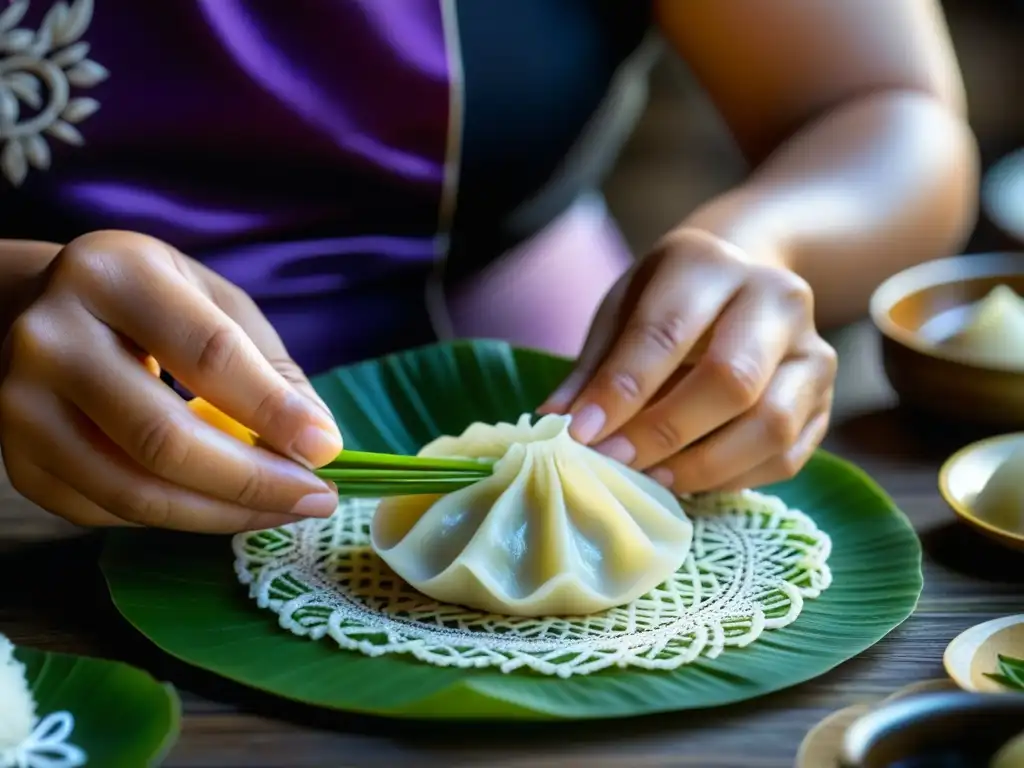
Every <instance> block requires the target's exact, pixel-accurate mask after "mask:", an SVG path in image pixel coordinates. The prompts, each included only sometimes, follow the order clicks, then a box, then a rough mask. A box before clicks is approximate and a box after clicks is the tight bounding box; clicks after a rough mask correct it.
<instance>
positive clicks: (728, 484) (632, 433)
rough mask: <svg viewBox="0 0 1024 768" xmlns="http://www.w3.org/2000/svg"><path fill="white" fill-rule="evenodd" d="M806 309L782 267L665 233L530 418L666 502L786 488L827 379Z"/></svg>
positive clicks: (826, 359)
mask: <svg viewBox="0 0 1024 768" xmlns="http://www.w3.org/2000/svg"><path fill="white" fill-rule="evenodd" d="M813 305H814V301H813V296H812V293H811V289H810V287H809V286H808V285H807V283H806V282H805V281H804V280H803V279H802V278H800V277H799V276H798V275H796V274H795V273H794V272H792V271H790V270H789V269H787V268H786V267H785V266H784V264H783V263H782V261H781V260H775V259H768V260H765V259H760V260H756V261H755V260H753V259H751V258H749V257H748V255H747V254H746V253H744V252H743V251H742V250H740V249H739V248H737V247H735V246H733V245H732V244H730V243H727V242H725V241H724V240H722V239H720V238H718V237H716V236H714V235H711V234H709V233H707V232H705V231H703V230H699V229H692V228H685V227H684V228H681V229H678V230H676V231H675V232H673V233H671V234H670V235H668V236H667V237H666V238H665V239H664V240H663V241H662V242H661V243H660V244H659V246H658V247H657V248H656V249H655V250H654V252H653V253H652V254H651V255H650V256H648V257H647V258H645V259H644V260H642V261H640V262H638V264H637V265H636V267H634V268H633V269H631V270H630V271H629V272H628V273H627V274H626V275H625V276H623V278H622V279H621V280H620V281H619V283H618V284H617V285H616V286H615V288H613V289H612V291H611V292H610V293H609V294H608V296H607V297H606V298H605V301H604V303H603V304H602V306H601V308H600V309H599V310H598V313H597V316H596V318H595V320H594V323H593V326H592V327H591V329H590V334H589V337H588V339H587V342H586V344H585V346H584V349H583V352H582V353H581V355H580V359H579V362H578V364H577V367H576V369H575V370H574V371H573V373H572V374H571V375H570V376H569V377H568V378H567V379H566V380H565V382H564V383H563V384H562V385H561V386H560V387H559V388H558V390H556V391H555V393H554V394H552V395H551V397H550V398H549V399H548V401H547V402H546V403H545V404H544V406H542V408H541V409H540V410H541V411H542V412H547V413H553V412H554V413H571V414H573V423H572V427H571V430H570V431H571V432H572V434H573V436H574V437H575V438H576V439H577V440H579V441H580V442H582V443H585V444H588V445H592V446H594V447H595V448H596V449H597V450H599V451H601V452H602V453H605V454H606V455H608V456H611V457H612V458H614V459H617V460H619V461H621V462H623V463H625V464H628V465H630V466H632V467H634V468H635V469H638V470H642V471H647V472H648V473H649V474H650V475H651V477H653V478H654V479H656V480H657V481H658V482H660V483H662V484H663V485H665V486H668V487H671V488H672V489H673V490H675V491H676V492H677V493H696V492H701V491H712V490H739V489H742V488H752V487H757V486H761V485H765V484H768V483H771V482H775V481H778V480H783V479H787V478H790V477H792V476H793V475H795V474H796V473H797V472H798V471H799V470H800V468H801V467H802V466H803V465H804V463H805V462H806V461H807V459H808V458H809V457H810V455H811V453H813V451H814V449H815V448H816V447H817V446H818V444H819V443H820V442H821V440H822V438H823V437H824V435H825V432H826V430H827V428H828V421H829V413H830V410H831V406H832V392H833V384H834V382H835V376H836V353H835V351H834V350H833V349H832V347H830V346H829V345H828V344H827V343H826V342H825V341H824V340H823V339H822V338H821V336H819V335H818V332H817V330H816V329H815V326H814V306H813ZM705 339H706V340H707V344H706V349H701V348H702V347H704V344H703V343H699V342H703V341H704V340H705Z"/></svg>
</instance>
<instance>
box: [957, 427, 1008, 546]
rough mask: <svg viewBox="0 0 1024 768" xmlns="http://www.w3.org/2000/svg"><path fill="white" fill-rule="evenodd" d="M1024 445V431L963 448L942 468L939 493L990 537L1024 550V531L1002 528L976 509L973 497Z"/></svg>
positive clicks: (978, 529)
mask: <svg viewBox="0 0 1024 768" xmlns="http://www.w3.org/2000/svg"><path fill="white" fill-rule="evenodd" d="M1021 447H1024V432H1016V433H1013V434H1009V435H999V436H998V437H990V438H988V439H986V440H980V441H978V442H976V443H971V444H970V445H968V446H966V447H964V448H961V449H960V450H959V451H957V452H956V453H954V454H953V455H952V456H950V457H949V458H948V459H947V460H946V462H945V463H944V464H943V465H942V469H940V470H939V493H941V494H942V498H943V499H945V500H946V503H947V504H948V505H949V506H950V508H951V509H952V510H953V512H955V513H956V515H957V517H959V518H960V519H961V520H962V521H963V522H965V523H967V524H968V525H970V526H971V527H972V528H974V529H975V530H977V531H978V532H979V533H981V534H983V535H985V536H987V537H988V538H989V539H992V540H993V541H996V542H998V543H999V544H1003V545H1004V546H1007V547H1010V548H1012V549H1018V550H1022V551H1024V532H1020V531H1010V530H1006V529H1005V528H1000V527H998V526H996V525H995V524H993V523H992V522H991V521H989V520H985V519H984V518H982V517H981V516H980V515H978V514H977V512H976V511H975V509H974V500H975V498H976V497H977V495H978V493H979V492H980V491H981V489H982V488H984V487H985V484H986V483H987V482H988V480H989V478H990V477H992V473H993V472H995V470H996V468H997V467H998V466H999V465H1000V464H1001V463H1002V462H1003V461H1004V460H1005V459H1006V458H1007V457H1008V456H1009V455H1010V454H1011V453H1012V452H1013V451H1015V450H1016V449H1018V448H1021Z"/></svg>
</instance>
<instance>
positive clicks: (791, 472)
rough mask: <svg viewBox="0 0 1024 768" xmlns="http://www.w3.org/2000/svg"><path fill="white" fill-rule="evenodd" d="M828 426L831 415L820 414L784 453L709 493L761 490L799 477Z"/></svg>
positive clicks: (826, 413)
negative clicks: (766, 486)
mask: <svg viewBox="0 0 1024 768" xmlns="http://www.w3.org/2000/svg"><path fill="white" fill-rule="evenodd" d="M828 424H829V412H828V411H827V410H826V411H822V412H820V413H818V414H817V415H816V416H815V417H814V418H812V419H811V421H810V422H809V423H808V424H807V426H806V427H805V428H804V431H803V432H802V433H801V434H800V437H799V439H798V440H797V441H796V442H795V443H793V445H792V446H790V447H789V449H788V450H786V451H785V452H784V453H781V454H778V455H776V456H774V457H772V458H771V459H769V460H768V461H766V462H764V463H763V464H761V465H760V466H757V467H754V468H753V469H751V470H749V471H747V472H745V473H743V474H741V475H739V476H737V477H734V478H732V479H731V480H729V481H728V482H726V483H723V484H722V485H720V486H718V487H717V488H711V489H709V490H714V491H741V490H744V489H747V488H760V487H762V486H765V485H771V484H772V483H778V482H782V481H783V480H789V479H791V478H794V477H796V476H797V474H798V473H799V472H800V470H801V469H803V467H804V465H805V464H806V463H807V461H808V460H809V459H810V458H811V456H812V455H813V453H814V451H815V449H816V448H817V447H818V445H820V444H821V441H822V440H823V439H824V438H825V433H826V432H828Z"/></svg>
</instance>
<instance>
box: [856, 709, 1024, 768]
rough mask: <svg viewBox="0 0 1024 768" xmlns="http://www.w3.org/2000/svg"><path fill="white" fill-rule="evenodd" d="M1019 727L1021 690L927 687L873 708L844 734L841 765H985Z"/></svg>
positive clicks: (1022, 724) (1023, 723) (1022, 723)
mask: <svg viewBox="0 0 1024 768" xmlns="http://www.w3.org/2000/svg"><path fill="white" fill-rule="evenodd" d="M1022 730H1024V695H1009V696H1006V695H998V694H983V693H964V692H951V693H926V694H921V695H919V696H911V697H908V698H905V699H899V700H897V701H893V702H890V703H888V704H885V705H884V706H881V707H879V708H877V709H873V710H871V711H870V712H868V713H867V714H866V715H864V716H863V717H861V718H860V719H859V720H857V721H856V722H855V723H853V725H851V726H850V727H849V728H848V729H847V731H846V734H845V736H844V738H843V746H842V752H841V758H840V765H842V766H843V768H918V767H920V768H925V767H926V766H944V767H945V766H948V767H949V768H958V767H960V766H962V767H963V768H984V766H987V765H988V764H989V762H990V760H991V759H992V757H993V756H994V755H995V754H996V753H997V752H998V751H999V749H1000V748H1001V747H1002V746H1003V745H1004V744H1006V743H1007V742H1008V741H1009V740H1010V739H1013V738H1014V737H1015V736H1017V735H1019V734H1020V733H1021V731H1022Z"/></svg>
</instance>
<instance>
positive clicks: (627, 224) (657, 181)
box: [605, 0, 1024, 253]
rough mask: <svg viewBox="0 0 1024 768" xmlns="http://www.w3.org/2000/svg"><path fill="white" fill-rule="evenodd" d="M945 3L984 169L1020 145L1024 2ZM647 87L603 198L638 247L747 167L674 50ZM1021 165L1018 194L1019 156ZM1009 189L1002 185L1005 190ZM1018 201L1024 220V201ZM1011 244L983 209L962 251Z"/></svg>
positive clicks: (1023, 131) (1023, 142)
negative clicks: (638, 119)
mask: <svg viewBox="0 0 1024 768" xmlns="http://www.w3.org/2000/svg"><path fill="white" fill-rule="evenodd" d="M942 5H943V7H944V8H945V11H946V15H947V18H948V20H949V26H950V32H951V34H952V37H953V43H954V45H955V46H956V51H957V55H958V57H959V60H960V66H961V68H962V70H963V74H964V80H965V83H966V86H967V97H968V101H969V104H970V116H971V124H972V126H973V128H974V131H975V133H976V134H977V136H978V141H979V143H980V145H981V152H982V160H983V163H984V169H985V170H986V171H988V170H989V169H990V168H992V167H993V165H995V164H996V163H997V162H998V161H999V160H1000V159H1002V158H1004V157H1005V156H1006V155H1008V154H1009V153H1011V152H1013V151H1015V150H1017V149H1019V148H1024V1H1022V0H945V2H943V3H942ZM650 89H651V91H650V102H649V104H648V108H647V113H646V115H645V116H644V119H643V120H642V121H641V123H640V125H639V126H638V128H637V130H636V133H635V134H634V135H633V137H632V140H631V142H630V143H629V145H628V146H627V148H626V151H625V152H624V153H623V155H622V158H621V160H620V162H619V165H618V167H617V169H616V171H615V173H614V174H613V175H612V176H611V177H610V178H609V180H608V183H607V184H606V186H605V194H606V195H607V198H608V202H609V205H610V206H611V208H612V210H613V211H614V212H615V215H616V216H617V217H618V219H619V222H620V224H621V226H622V228H623V231H624V233H625V235H626V237H627V239H628V240H629V242H630V245H631V246H632V247H633V250H634V252H637V253H642V252H643V251H644V250H646V249H647V248H648V247H649V246H650V245H651V243H652V242H653V241H654V240H655V239H656V238H657V237H659V236H660V235H662V234H664V233H665V231H666V230H667V229H668V228H669V227H671V226H672V225H673V224H675V223H677V222H679V220H680V219H682V218H683V217H684V216H685V215H686V214H687V213H689V212H690V211H691V210H693V209H694V208H695V207H696V206H697V205H699V204H700V203H701V202H703V201H704V200H706V199H708V198H709V197H711V196H712V195H714V194H716V193H718V192H720V191H722V190H724V189H725V188H727V187H728V186H729V185H730V184H733V183H735V182H736V181H737V180H739V179H742V178H743V175H744V173H745V171H746V166H745V163H744V161H743V159H742V157H741V156H740V155H739V154H738V152H737V151H736V149H735V147H734V146H733V144H732V141H731V139H730V137H729V135H728V133H727V131H726V129H725V127H724V126H723V125H722V123H721V122H720V121H719V120H718V118H717V116H716V115H715V112H714V109H713V107H712V106H711V104H710V103H709V102H708V100H707V98H706V97H705V95H704V94H703V92H702V91H701V89H700V87H699V85H697V83H696V82H695V81H694V80H693V78H692V77H691V76H690V74H689V73H688V72H687V70H686V68H685V66H684V65H682V64H681V63H680V62H679V61H678V60H677V59H675V58H674V57H673V56H672V54H671V53H666V54H665V55H663V57H662V60H661V61H660V62H659V64H658V65H657V67H656V68H655V71H654V73H653V75H652V79H651V84H650ZM1021 170H1022V173H1021V174H1020V178H1021V181H1022V183H1021V185H1020V187H1019V190H1020V193H1021V194H1022V195H1024V163H1022V166H1021ZM1013 191H1014V187H1013V185H1008V187H1007V192H1006V194H1008V195H1009V194H1012V192H1013ZM1019 209H1020V210H1021V216H1022V218H1024V199H1022V200H1021V201H1020V204H1019ZM1004 227H1005V225H1004ZM1021 229H1022V232H1024V221H1022V222H1021ZM1007 247H1013V248H1019V247H1020V243H1019V242H1015V241H1014V239H1013V238H1012V237H1010V236H1009V235H1008V234H1007V233H1005V232H1004V231H1002V230H1001V229H1000V228H999V227H997V226H996V225H995V224H994V223H993V221H992V220H991V217H990V216H988V215H986V211H985V210H984V209H983V210H982V216H981V221H980V222H979V225H978V227H977V230H976V231H975V233H974V236H973V237H972V238H971V242H970V243H969V244H968V246H967V248H966V249H965V250H967V251H988V250H999V249H1001V248H1007Z"/></svg>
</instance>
